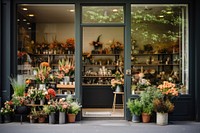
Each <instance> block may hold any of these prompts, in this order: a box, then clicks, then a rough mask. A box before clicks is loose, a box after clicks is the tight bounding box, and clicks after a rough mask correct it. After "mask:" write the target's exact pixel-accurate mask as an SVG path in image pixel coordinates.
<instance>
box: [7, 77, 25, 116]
mask: <svg viewBox="0 0 200 133" xmlns="http://www.w3.org/2000/svg"><path fill="white" fill-rule="evenodd" d="M10 84H11V86H12V88H13V91H14V93H13V95H12V99H11V101H12V102H13V105H14V109H15V110H16V113H18V114H23V113H27V107H26V106H25V104H26V102H27V101H26V99H25V97H24V95H25V88H26V84H25V83H20V82H18V81H17V80H16V79H15V78H10Z"/></svg>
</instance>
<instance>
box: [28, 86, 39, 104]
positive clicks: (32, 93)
mask: <svg viewBox="0 0 200 133" xmlns="http://www.w3.org/2000/svg"><path fill="white" fill-rule="evenodd" d="M37 94H38V90H37V88H33V87H31V88H29V89H28V91H27V95H26V99H28V101H29V102H30V103H31V104H35V101H36V99H37Z"/></svg>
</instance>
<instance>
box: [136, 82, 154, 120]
mask: <svg viewBox="0 0 200 133" xmlns="http://www.w3.org/2000/svg"><path fill="white" fill-rule="evenodd" d="M155 89H156V88H154V87H151V86H150V87H148V88H146V89H145V91H144V92H142V93H141V94H140V100H141V103H142V121H143V122H144V123H147V122H150V118H151V114H152V112H153V99H154V92H155V91H154V90H155Z"/></svg>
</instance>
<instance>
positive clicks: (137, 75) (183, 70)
mask: <svg viewBox="0 0 200 133" xmlns="http://www.w3.org/2000/svg"><path fill="white" fill-rule="evenodd" d="M187 13H188V8H187V5H171V4H170V5H168V4H166V5H165V4H162V5H159V4H148V5H147V4H145V5H143V4H132V5H131V62H132V87H131V89H132V94H139V93H140V92H141V91H143V90H144V88H146V87H147V86H149V85H150V84H151V85H158V84H161V83H162V82H163V81H170V82H173V83H175V84H177V85H179V86H180V88H181V89H180V93H181V94H188V93H189V83H188V81H189V72H188V67H189V61H188V56H189V54H188V51H189V47H188V14H187Z"/></svg>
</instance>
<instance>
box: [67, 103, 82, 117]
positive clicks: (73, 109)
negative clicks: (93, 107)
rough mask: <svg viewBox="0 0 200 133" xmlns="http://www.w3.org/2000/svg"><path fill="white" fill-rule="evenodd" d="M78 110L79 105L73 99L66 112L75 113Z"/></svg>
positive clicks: (79, 108)
mask: <svg viewBox="0 0 200 133" xmlns="http://www.w3.org/2000/svg"><path fill="white" fill-rule="evenodd" d="M80 110H81V105H80V104H79V103H78V102H77V101H73V102H71V103H70V107H69V109H68V113H69V114H75V115H77V114H78V112H79V111H80Z"/></svg>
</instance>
